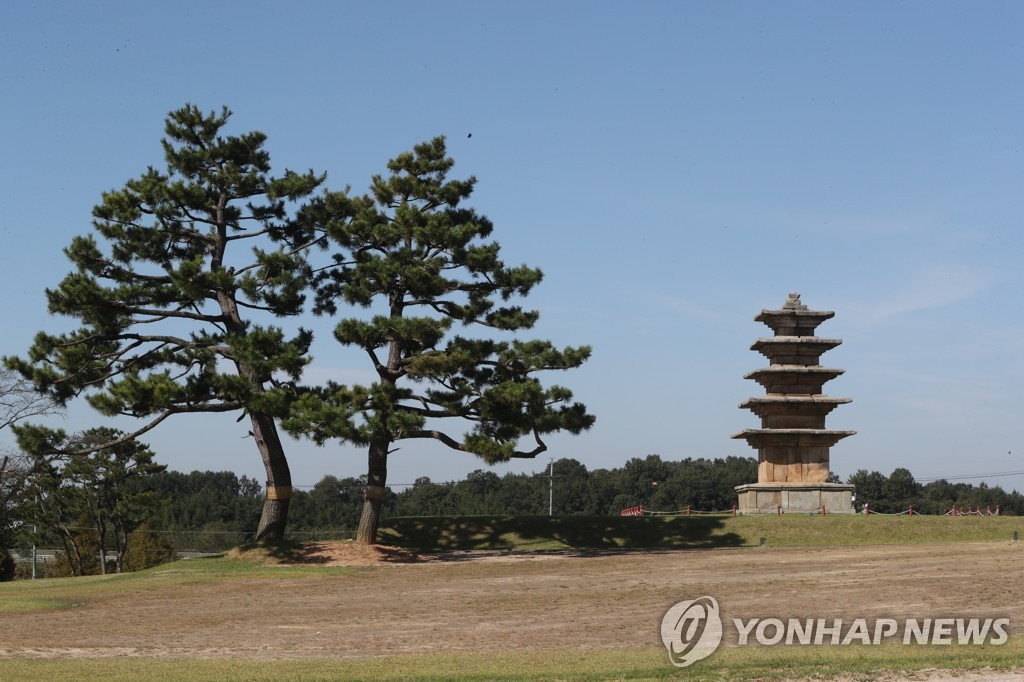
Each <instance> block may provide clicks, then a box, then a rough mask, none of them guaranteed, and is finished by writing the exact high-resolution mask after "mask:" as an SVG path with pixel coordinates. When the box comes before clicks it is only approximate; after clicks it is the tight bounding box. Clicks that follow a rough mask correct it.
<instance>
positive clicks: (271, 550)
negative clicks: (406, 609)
mask: <svg viewBox="0 0 1024 682" xmlns="http://www.w3.org/2000/svg"><path fill="white" fill-rule="evenodd" d="M237 551H238V555H239V556H241V557H246V558H255V559H265V560H267V561H270V562H272V563H278V564H289V565H326V564H335V563H337V562H339V561H340V562H345V561H353V562H355V563H356V564H363V563H366V564H376V563H403V564H411V563H423V562H425V561H429V560H430V559H429V558H424V557H421V556H419V555H418V554H417V553H415V552H413V551H410V550H408V549H404V548H401V547H389V546H383V545H358V544H356V543H354V542H300V541H296V540H279V541H275V542H266V543H253V544H248V545H243V546H241V547H239V548H238V550H237Z"/></svg>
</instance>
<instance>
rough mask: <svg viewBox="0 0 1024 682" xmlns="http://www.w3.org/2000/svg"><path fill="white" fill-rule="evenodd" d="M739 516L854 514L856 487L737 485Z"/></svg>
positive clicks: (817, 484)
mask: <svg viewBox="0 0 1024 682" xmlns="http://www.w3.org/2000/svg"><path fill="white" fill-rule="evenodd" d="M736 492H737V493H739V496H740V500H739V506H738V507H737V509H736V510H737V511H738V512H739V513H740V514H775V513H776V512H777V511H778V510H779V508H780V507H781V509H782V513H783V514H820V513H821V507H822V505H824V506H825V513H826V514H853V513H854V511H853V486H852V485H846V484H842V483H748V484H747V485H739V486H736Z"/></svg>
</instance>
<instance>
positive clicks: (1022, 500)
mask: <svg viewBox="0 0 1024 682" xmlns="http://www.w3.org/2000/svg"><path fill="white" fill-rule="evenodd" d="M107 435H109V434H107ZM121 457H122V459H123V460H127V461H129V462H136V461H141V462H142V463H143V464H144V465H145V466H143V467H142V471H144V475H139V476H134V477H131V476H129V477H127V478H126V477H124V472H123V469H124V467H121V468H118V467H112V466H111V465H110V461H111V458H110V456H105V457H103V458H98V457H94V458H93V461H94V463H96V464H99V465H101V466H99V467H98V469H97V468H94V469H93V470H92V473H88V472H89V471H90V469H89V468H88V467H84V466H83V465H82V464H81V463H79V464H76V465H75V466H74V467H72V469H71V470H70V471H69V472H68V474H69V475H70V474H73V475H75V476H79V477H80V478H79V479H74V480H77V481H78V483H77V484H75V483H74V480H73V481H72V484H68V483H65V484H64V489H63V490H61V489H60V487H57V488H51V489H47V488H46V486H47V485H52V481H51V480H50V479H48V478H47V476H52V475H53V471H52V470H51V469H44V471H45V472H48V473H47V476H43V477H41V479H40V480H39V481H37V482H36V483H33V484H32V485H33V486H35V487H26V488H25V490H29V491H33V495H32V497H33V500H34V502H32V500H29V501H28V502H29V503H30V504H29V506H28V507H22V508H21V512H22V513H23V514H24V518H25V522H24V523H23V524H22V525H21V533H20V535H19V534H18V533H15V535H16V537H15V539H14V540H13V543H9V546H15V547H17V546H21V547H25V546H28V545H31V544H32V538H31V537H29V535H28V533H27V531H26V529H27V526H26V524H27V523H34V524H36V529H37V531H36V536H35V540H36V541H37V542H38V543H39V544H40V545H42V546H49V547H59V548H65V549H66V550H67V551H66V555H65V559H64V564H63V565H62V566H61V567H58V572H62V573H63V574H68V575H71V574H89V573H99V572H102V571H103V570H105V569H106V567H104V566H101V565H99V562H98V560H97V556H98V547H99V544H100V530H102V528H101V527H100V526H97V515H99V516H100V517H103V516H104V513H103V512H101V511H96V510H99V507H98V506H97V500H99V499H100V498H99V497H98V496H97V494H96V492H97V491H98V490H101V489H103V486H106V489H119V490H121V491H122V495H121V497H118V498H116V500H115V498H108V501H110V500H115V501H116V502H117V504H120V505H121V507H120V508H121V510H122V514H123V510H126V509H130V510H133V515H130V517H129V519H128V522H130V523H129V525H130V526H131V528H128V530H127V532H126V531H125V523H128V522H125V521H122V520H118V519H116V518H115V517H111V518H112V519H114V520H111V521H108V524H110V525H111V528H117V531H116V532H117V533H119V534H120V537H122V538H126V539H123V540H122V541H119V542H118V543H113V542H108V543H107V544H106V547H109V548H110V549H111V550H115V549H117V550H118V552H119V555H118V556H119V559H118V563H117V565H116V566H111V568H112V569H116V570H137V569H139V568H145V567H148V566H151V565H154V564H157V563H161V562H162V561H167V560H169V559H171V558H172V557H173V555H174V552H175V551H183V550H197V551H213V550H222V549H227V548H230V547H233V546H236V545H239V544H241V543H243V542H247V541H251V540H253V539H254V538H255V537H256V534H257V530H258V526H259V520H260V514H261V510H262V508H263V503H264V488H263V485H262V484H261V483H260V482H259V481H257V480H256V479H254V478H250V477H247V476H238V475H237V474H235V473H233V472H227V471H193V472H191V473H181V472H177V471H166V470H164V469H163V468H162V467H158V466H153V465H152V464H151V461H150V457H149V453H148V451H147V450H145V449H137V448H136V447H134V446H132V447H131V448H126V449H125V450H124V452H122V453H121ZM135 468H137V465H135ZM83 471H84V472H86V473H82V472H83ZM97 471H99V473H97ZM551 472H553V476H550V475H549V473H551ZM98 476H99V478H97V477H98ZM102 476H106V477H108V478H111V479H114V480H115V481H117V480H120V481H122V484H119V485H120V487H119V488H118V486H115V485H114V484H113V483H111V482H107V483H105V484H103V485H99V484H98V483H97V481H101V480H102ZM756 480H757V461H756V460H755V459H754V458H747V457H727V458H725V459H705V458H696V459H693V458H686V459H683V460H678V461H670V460H664V459H662V458H661V457H660V456H659V455H648V456H647V457H644V458H639V457H634V458H632V459H630V460H629V461H627V462H626V463H625V464H624V465H623V466H622V467H617V468H612V469H603V468H602V469H593V470H588V469H587V467H586V466H585V465H584V464H582V463H581V462H579V461H577V460H575V459H560V460H556V461H555V462H554V464H553V467H552V468H551V469H546V470H543V471H540V472H537V473H532V474H515V473H508V474H505V475H498V474H496V473H494V472H493V471H485V470H476V471H473V472H472V473H470V474H469V475H467V476H466V478H464V479H463V480H460V481H449V482H434V481H431V480H430V479H429V478H427V477H422V478H418V479H416V481H415V482H414V483H413V484H412V485H409V486H408V487H405V488H404V489H401V490H393V489H390V488H389V489H388V490H387V494H386V497H385V499H384V500H383V506H382V508H383V514H384V517H385V518H388V517H400V516H449V515H495V516H497V515H534V514H539V515H543V514H547V513H548V508H549V504H551V508H552V511H553V513H554V514H556V515H569V514H589V515H617V514H619V512H620V511H621V510H622V509H625V508H628V507H634V506H637V505H643V506H644V508H645V509H648V510H651V511H661V512H671V511H683V510H685V509H686V507H687V505H689V506H690V507H691V508H692V510H694V511H729V510H731V509H732V505H733V504H734V503H735V501H736V492H735V490H734V489H735V487H736V486H737V485H741V484H744V483H751V482H754V481H756ZM833 480H834V481H838V479H837V478H835V477H833ZM48 481H49V482H48ZM125 481H127V482H126V483H125ZM847 482H848V483H851V484H853V485H855V486H856V506H857V510H858V511H861V510H863V508H864V505H865V504H866V505H869V506H870V508H871V510H872V511H876V512H879V513H898V512H902V511H906V510H907V509H908V508H909V507H911V506H912V507H913V508H914V510H915V511H916V512H919V513H922V514H943V513H945V512H947V511H948V510H949V509H950V508H951V507H952V506H954V505H955V506H957V507H959V508H961V509H962V508H979V507H980V508H981V509H982V510H984V509H986V508H989V509H991V510H992V511H993V512H994V511H995V509H996V508H997V507H998V508H999V510H1000V512H1001V513H1002V514H1006V515H1024V496H1022V495H1021V494H1020V493H1018V492H1016V491H1013V492H1010V493H1007V492H1005V491H1004V490H1003V489H1002V488H1000V487H998V486H996V487H990V486H989V485H987V484H985V483H980V484H978V485H974V484H971V483H951V482H949V481H945V480H938V481H931V482H929V483H926V484H921V483H918V482H916V481H915V480H914V477H913V475H912V474H911V473H910V471H908V470H907V469H905V468H898V469H896V470H895V471H893V472H892V474H890V475H889V476H885V475H883V474H881V473H879V472H877V471H871V472H868V471H866V470H860V471H857V472H856V473H855V474H853V475H852V476H850V477H849V479H848V481H847ZM76 486H77V487H78V488H81V489H80V490H78V491H77V492H76V491H75V490H74V488H76ZM365 488H366V477H365V476H360V477H358V478H356V477H337V476H325V477H323V478H322V479H321V480H320V481H319V482H318V483H316V485H314V486H312V487H311V488H308V489H304V488H299V489H296V490H295V491H294V493H293V497H292V508H291V520H290V524H289V535H290V537H292V538H296V539H329V538H347V537H351V536H352V533H353V532H354V530H355V528H356V527H357V525H358V523H359V519H360V515H361V513H362V509H363V502H364V499H365ZM89 491H91V493H90V492H89ZM47 496H49V497H47ZM55 496H56V497H55ZM61 496H63V497H61ZM40 499H42V500H43V502H44V503H45V504H44V509H39V508H38V505H39V504H40ZM61 500H70V502H69V503H68V507H67V509H68V511H67V513H66V514H64V515H63V516H53V515H52V514H53V511H54V505H56V504H57V503H58V502H60V501H61ZM72 503H73V504H72ZM32 504H35V505H37V506H36V507H33V506H32ZM46 505H49V506H46ZM76 505H77V506H76ZM100 506H102V505H100ZM114 508H117V505H116V504H115V505H114ZM33 510H34V511H33ZM44 512H46V513H49V514H51V516H49V517H47V516H46V513H44ZM48 519H49V522H47V520H48ZM118 524H120V525H118ZM98 529H99V530H98ZM76 547H77V551H76V549H75V548H76ZM122 549H123V552H122V551H121V550H122Z"/></svg>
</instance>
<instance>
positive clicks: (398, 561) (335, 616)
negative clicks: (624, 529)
mask: <svg viewBox="0 0 1024 682" xmlns="http://www.w3.org/2000/svg"><path fill="white" fill-rule="evenodd" d="M302 560H304V561H308V562H310V563H315V564H317V565H325V564H327V565H330V564H334V565H354V566H360V567H362V568H361V570H359V571H358V572H357V573H356V574H354V575H339V576H327V577H325V576H310V577H309V578H303V579H299V580H287V581H286V582H282V581H281V580H279V579H278V580H275V579H259V580H256V579H248V580H237V581H234V582H230V583H224V582H219V583H217V584H214V585H208V584H203V585H196V586H194V587H192V588H181V587H177V588H175V589H173V590H168V591H148V592H142V593H124V594H121V595H116V596H104V597H101V598H98V599H97V600H95V601H90V602H89V603H86V604H83V605H80V606H77V607H76V608H73V609H72V610H70V611H53V612H36V613H28V614H4V616H3V622H2V628H0V656H62V657H71V656H89V657H95V656H142V657H162V658H176V657H206V658H214V657H246V658H267V659H287V658H304V657H317V658H322V657H368V656H382V655H393V654H412V653H427V652H453V651H471V652H488V651H507V650H524V649H525V650H529V649H551V648H573V649H592V648H608V647H634V646H635V647H660V646H661V643H660V638H659V627H660V622H661V617H662V615H663V614H664V613H665V611H666V609H668V607H670V606H671V605H672V604H674V603H675V602H677V601H681V600H684V599H693V598H695V597H699V596H702V595H710V596H713V597H715V598H716V599H717V600H718V602H719V604H720V606H721V609H722V617H723V620H725V621H726V622H727V623H729V622H731V619H732V618H742V619H748V618H754V617H762V618H767V617H773V618H781V619H787V618H828V619H831V618H844V619H853V618H866V619H869V620H874V619H877V618H883V617H884V618H894V619H897V620H898V621H903V620H904V619H907V618H939V617H946V618H949V617H954V618H957V617H958V618H971V617H981V618H996V617H1002V618H1009V619H1010V623H1011V625H1010V634H1013V635H1020V634H1024V544H1022V543H986V544H957V545H926V546H870V547H843V548H828V549H796V548H782V549H780V548H770V547H769V548H763V549H758V548H746V549H722V550H696V551H644V552H640V551H628V552H605V551H594V552H583V551H563V552H537V553H516V552H509V553H493V552H490V553H484V552H477V553H474V552H467V553H450V554H444V555H431V556H424V557H417V556H414V555H410V554H408V553H405V552H402V551H400V550H396V549H393V548H391V549H389V548H383V549H366V548H363V549H359V548H353V547H351V546H347V547H346V546H343V545H339V544H323V545H318V546H316V547H314V548H312V549H311V550H310V551H309V552H307V554H306V556H305V557H304V558H303V559H302ZM730 637H731V639H732V640H733V641H735V635H734V634H733V628H731V627H727V628H726V643H727V644H728V643H730V641H729V640H730ZM54 642H61V646H60V647H55V646H53V644H54ZM1001 675H1002V676H1001ZM851 679H852V678H851ZM857 679H863V678H857ZM883 679H890V680H897V679H913V680H953V679H957V680H998V679H1005V680H1011V679H1012V680H1019V679H1024V668H1022V669H1020V670H1017V671H1014V672H1013V673H1007V674H995V673H991V672H989V673H987V674H986V673H985V672H984V671H982V672H978V673H960V674H959V675H958V674H957V673H947V672H936V671H923V672H920V673H915V674H913V675H908V676H902V677H901V676H895V677H889V678H883Z"/></svg>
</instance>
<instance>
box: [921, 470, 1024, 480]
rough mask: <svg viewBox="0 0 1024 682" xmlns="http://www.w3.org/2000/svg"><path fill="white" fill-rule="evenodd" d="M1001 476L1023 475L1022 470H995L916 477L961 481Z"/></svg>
mask: <svg viewBox="0 0 1024 682" xmlns="http://www.w3.org/2000/svg"><path fill="white" fill-rule="evenodd" d="M1003 476H1024V471H997V472H995V473H991V474H964V475H962V476H931V477H928V478H918V479H916V480H917V482H918V483H928V482H931V481H963V480H967V479H971V478H1000V477H1003Z"/></svg>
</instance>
